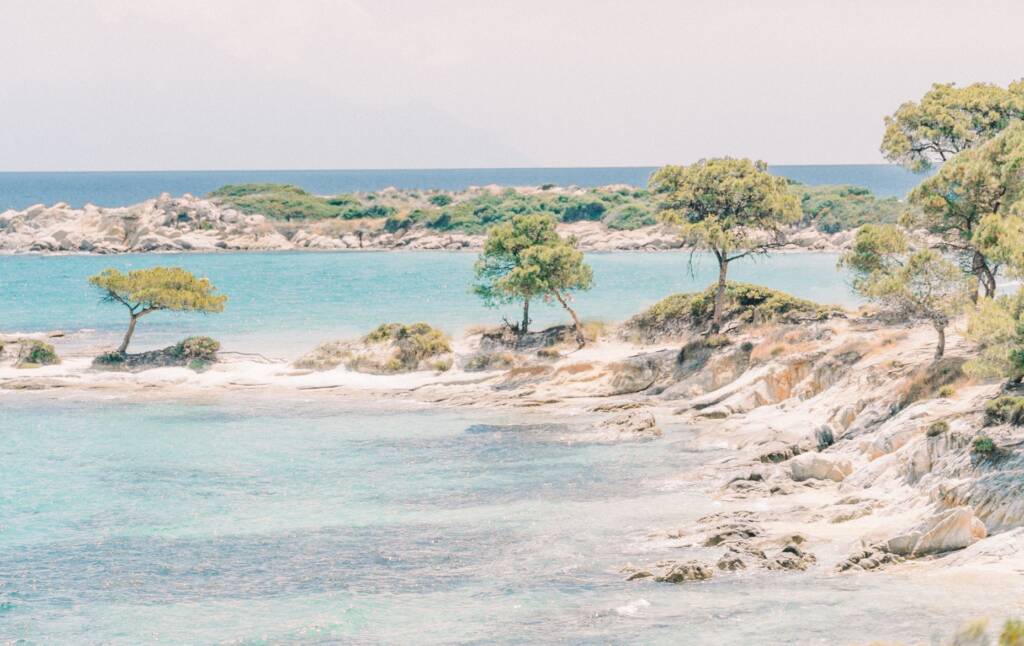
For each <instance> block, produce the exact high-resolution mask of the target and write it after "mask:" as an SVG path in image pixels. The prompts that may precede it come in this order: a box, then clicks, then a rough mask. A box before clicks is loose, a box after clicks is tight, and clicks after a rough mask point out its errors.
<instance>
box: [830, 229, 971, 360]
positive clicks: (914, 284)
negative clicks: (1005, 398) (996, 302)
mask: <svg viewBox="0 0 1024 646" xmlns="http://www.w3.org/2000/svg"><path fill="white" fill-rule="evenodd" d="M839 265H840V266H841V267H846V268H848V269H849V270H851V271H852V272H853V275H854V280H853V287H854V289H855V290H856V291H857V292H858V293H859V294H861V295H862V296H864V297H865V298H867V299H869V300H871V301H874V302H876V303H879V304H880V305H881V306H882V307H883V308H885V309H886V310H887V311H888V312H889V313H890V314H893V315H895V316H899V317H901V318H905V319H909V320H924V321H928V322H929V323H931V324H932V326H933V327H934V328H935V332H936V333H937V334H938V337H939V338H938V343H937V344H936V347H935V359H936V360H938V359H941V358H942V355H943V354H944V353H945V350H946V327H947V326H948V325H949V321H950V319H951V318H952V317H954V316H955V315H956V314H957V313H958V312H959V311H960V310H961V309H962V307H963V305H964V303H965V302H966V299H967V294H968V291H969V287H968V285H967V282H966V281H965V279H964V275H963V272H961V271H960V268H959V267H957V265H956V264H955V263H953V262H951V261H950V260H948V259H946V258H945V257H944V256H943V255H942V254H941V253H939V252H938V251H935V250H933V249H923V250H920V251H912V250H911V249H910V245H909V243H908V241H907V238H906V236H905V235H904V233H903V232H902V231H901V230H900V229H899V228H898V227H896V226H894V225H888V224H880V225H878V224H876V225H873V224H868V225H864V226H863V227H861V228H860V229H858V230H857V236H856V238H855V239H854V242H853V247H852V248H851V249H850V251H848V252H847V253H845V254H844V255H843V256H842V257H841V258H840V260H839Z"/></svg>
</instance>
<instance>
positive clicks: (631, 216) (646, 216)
mask: <svg viewBox="0 0 1024 646" xmlns="http://www.w3.org/2000/svg"><path fill="white" fill-rule="evenodd" d="M604 223H605V225H606V226H607V227H608V228H609V229H615V230H617V231H628V230H632V229H639V228H640V227H646V226H650V225H652V224H657V223H658V219H657V218H656V217H655V216H654V213H653V211H652V210H651V209H650V208H649V207H647V206H644V205H642V204H638V203H635V202H634V203H630V204H621V205H619V206H616V207H615V208H613V209H612V210H610V211H609V212H608V215H606V216H605V218H604Z"/></svg>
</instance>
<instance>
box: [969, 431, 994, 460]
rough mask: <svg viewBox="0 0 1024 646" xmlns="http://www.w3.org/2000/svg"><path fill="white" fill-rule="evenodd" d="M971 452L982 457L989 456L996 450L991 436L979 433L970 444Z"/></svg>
mask: <svg viewBox="0 0 1024 646" xmlns="http://www.w3.org/2000/svg"><path fill="white" fill-rule="evenodd" d="M971 452H972V453H974V454H975V455H980V456H982V457H990V456H992V455H993V454H995V452H996V443H995V441H994V440H993V439H992V438H991V437H987V436H985V435H979V436H978V437H976V438H974V443H973V444H971Z"/></svg>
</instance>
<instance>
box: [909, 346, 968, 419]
mask: <svg viewBox="0 0 1024 646" xmlns="http://www.w3.org/2000/svg"><path fill="white" fill-rule="evenodd" d="M963 376H964V359H962V358H960V357H944V358H942V359H940V360H939V361H936V362H934V363H932V364H930V365H928V366H926V367H924V368H922V369H920V370H918V371H917V372H915V373H914V374H912V375H911V376H910V377H908V378H907V379H906V380H905V381H904V382H903V383H902V385H901V388H902V396H901V397H900V399H899V401H898V402H897V404H896V409H897V410H902V409H904V408H906V407H907V406H909V405H910V404H912V403H914V402H916V401H920V400H922V399H928V398H929V397H934V396H935V395H936V394H937V393H938V391H939V390H940V389H941V388H943V387H944V386H948V385H950V384H952V383H954V382H956V381H958V380H959V379H961V378H962V377H963Z"/></svg>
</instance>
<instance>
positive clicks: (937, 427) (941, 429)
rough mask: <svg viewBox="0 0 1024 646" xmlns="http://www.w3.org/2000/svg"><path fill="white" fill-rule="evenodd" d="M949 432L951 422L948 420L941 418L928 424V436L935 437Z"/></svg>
mask: <svg viewBox="0 0 1024 646" xmlns="http://www.w3.org/2000/svg"><path fill="white" fill-rule="evenodd" d="M948 432H949V422H947V421H946V420H943V419H940V420H938V421H935V422H932V423H931V424H929V425H928V432H927V436H928V437H935V436H937V435H942V434H943V433H948Z"/></svg>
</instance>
